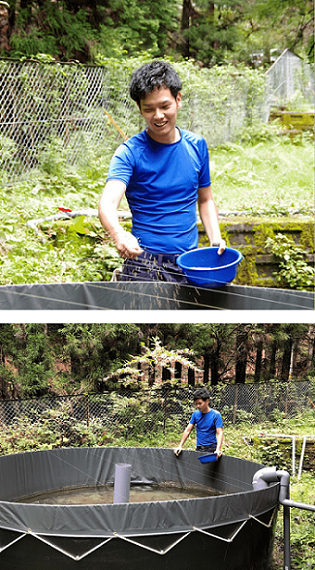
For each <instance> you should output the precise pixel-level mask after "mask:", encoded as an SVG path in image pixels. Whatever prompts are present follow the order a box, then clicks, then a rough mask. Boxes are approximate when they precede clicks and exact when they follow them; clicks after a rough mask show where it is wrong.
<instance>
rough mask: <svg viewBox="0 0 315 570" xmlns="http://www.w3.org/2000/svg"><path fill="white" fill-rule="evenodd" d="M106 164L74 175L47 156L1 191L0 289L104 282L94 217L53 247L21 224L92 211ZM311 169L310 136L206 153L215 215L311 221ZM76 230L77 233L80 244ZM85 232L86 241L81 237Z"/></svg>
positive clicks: (105, 259)
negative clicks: (36, 168)
mask: <svg viewBox="0 0 315 570" xmlns="http://www.w3.org/2000/svg"><path fill="white" fill-rule="evenodd" d="M109 159H110V156H109V155H108V156H105V157H99V158H94V159H93V160H91V161H90V162H89V163H88V165H85V166H84V167H81V168H77V169H76V170H73V169H72V168H70V167H69V166H68V165H66V164H65V163H64V162H63V160H62V158H60V156H58V155H57V154H56V155H53V154H52V155H50V156H49V157H48V159H47V161H46V162H45V163H44V165H43V167H42V170H41V171H40V172H37V173H36V175H34V176H33V177H29V178H28V179H27V180H25V181H24V182H21V183H19V184H16V185H14V186H11V187H7V186H6V187H3V188H2V189H1V190H0V192H1V194H0V200H1V228H0V254H1V256H0V283H1V284H20V283H38V282H41V283H51V282H75V281H78V282H83V281H97V280H104V279H108V278H109V277H110V274H111V271H112V269H113V268H114V267H115V266H117V264H119V258H118V256H117V255H116V252H115V250H114V249H113V248H111V247H110V244H108V243H107V242H106V241H104V239H103V238H104V232H103V230H102V228H101V226H100V223H99V221H98V220H97V219H96V218H95V219H93V220H92V230H91V227H89V229H87V230H86V229H84V227H83V225H82V223H81V221H80V220H79V221H78V219H75V220H76V222H75V223H77V226H76V228H75V227H74V223H73V222H70V225H71V224H72V226H71V227H72V230H73V231H68V232H67V233H65V230H64V228H61V230H60V232H61V233H62V232H63V231H64V235H63V236H62V238H63V239H60V236H59V241H58V247H56V235H55V234H56V232H55V228H54V227H53V225H52V224H51V223H50V224H48V227H46V231H45V232H41V233H40V234H39V235H36V233H35V232H34V230H33V229H31V228H29V227H27V225H26V224H27V222H29V221H30V220H32V219H37V218H43V217H47V216H51V215H54V214H58V213H59V209H58V208H60V207H66V208H70V209H71V210H81V209H83V208H93V209H96V208H97V205H98V200H99V196H100V194H101V191H102V188H103V186H104V183H105V180H106V171H107V167H108V162H109ZM313 162H314V161H313V140H312V139H311V138H310V137H309V136H308V135H306V136H303V137H298V138H296V139H294V141H293V142H292V141H291V140H290V138H287V137H280V138H275V137H274V138H271V139H269V140H261V141H259V142H257V143H256V144H253V143H251V144H242V145H241V144H238V145H236V144H230V145H226V146H225V147H221V148H218V149H214V150H212V151H210V164H211V175H212V183H213V191H214V195H215V199H216V202H217V204H218V207H219V210H220V211H223V212H235V211H238V212H239V211H242V212H244V213H245V214H246V215H248V216H251V215H255V214H257V213H260V214H261V215H263V214H268V215H275V216H279V215H285V214H287V213H289V212H290V213H292V212H299V213H300V214H308V215H309V214H312V213H313V204H314V199H313V192H314V185H313V181H314V165H313ZM0 180H1V172H0ZM122 207H123V208H124V207H125V204H123V206H122ZM70 229H71V228H70ZM76 229H78V230H81V237H80V238H78V235H77V233H76V231H75V230H76ZM85 231H86V232H89V234H90V235H89V237H84V235H83V237H82V233H83V234H84V233H85ZM79 233H80V232H79Z"/></svg>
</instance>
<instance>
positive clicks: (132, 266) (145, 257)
mask: <svg viewBox="0 0 315 570" xmlns="http://www.w3.org/2000/svg"><path fill="white" fill-rule="evenodd" d="M178 256H179V254H178V255H172V254H167V253H163V254H162V253H152V252H149V251H144V252H143V253H141V254H140V255H138V257H135V258H134V259H126V261H125V262H124V264H123V267H122V273H121V274H120V277H119V281H170V282H173V283H183V284H188V280H187V278H186V277H185V275H184V273H183V271H182V269H181V268H180V267H179V266H178V265H177V264H176V259H177V257H178Z"/></svg>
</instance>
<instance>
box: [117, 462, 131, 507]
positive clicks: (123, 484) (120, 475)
mask: <svg viewBox="0 0 315 570" xmlns="http://www.w3.org/2000/svg"><path fill="white" fill-rule="evenodd" d="M130 469H131V465H129V464H128V463H117V464H116V465H115V482H114V500H113V502H114V503H129V494H130Z"/></svg>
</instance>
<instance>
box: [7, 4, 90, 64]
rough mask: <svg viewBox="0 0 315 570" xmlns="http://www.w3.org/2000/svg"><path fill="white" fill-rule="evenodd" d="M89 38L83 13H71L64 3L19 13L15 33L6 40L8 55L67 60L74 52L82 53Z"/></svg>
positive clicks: (36, 6)
mask: <svg viewBox="0 0 315 570" xmlns="http://www.w3.org/2000/svg"><path fill="white" fill-rule="evenodd" d="M92 37H93V31H92V28H91V26H90V24H89V23H88V21H87V12H86V11H85V10H78V11H76V13H71V12H70V11H69V10H67V8H66V6H65V3H64V2H59V3H58V2H50V1H48V0H46V1H45V2H44V3H43V4H42V5H40V6H38V5H33V6H30V7H28V8H26V9H24V10H23V9H22V10H19V12H18V14H17V22H16V29H15V32H14V33H13V34H12V36H11V39H10V43H11V47H12V51H11V54H10V55H11V56H12V55H13V56H17V57H20V56H27V57H32V56H34V55H35V54H50V55H51V56H55V55H57V54H58V55H60V56H61V58H62V59H66V60H69V59H70V58H72V57H75V55H76V53H77V52H82V53H84V49H85V46H86V43H87V40H88V39H92Z"/></svg>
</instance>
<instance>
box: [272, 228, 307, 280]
mask: <svg viewBox="0 0 315 570" xmlns="http://www.w3.org/2000/svg"><path fill="white" fill-rule="evenodd" d="M266 246H267V247H268V248H270V250H271V252H272V253H273V254H274V255H275V256H276V257H278V258H279V259H280V262H279V270H278V271H277V273H275V276H276V279H277V281H278V282H279V283H280V284H283V285H285V286H286V285H288V286H289V287H291V288H292V289H297V290H302V291H303V290H311V291H313V290H314V277H315V270H314V267H312V266H310V265H309V264H308V263H307V261H306V260H305V254H304V251H303V249H302V248H301V247H300V246H298V245H296V244H295V243H294V241H293V239H290V238H289V237H288V236H285V235H283V234H281V233H278V234H277V235H276V236H275V237H273V238H268V239H267V241H266Z"/></svg>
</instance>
